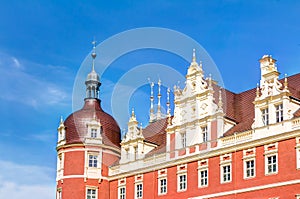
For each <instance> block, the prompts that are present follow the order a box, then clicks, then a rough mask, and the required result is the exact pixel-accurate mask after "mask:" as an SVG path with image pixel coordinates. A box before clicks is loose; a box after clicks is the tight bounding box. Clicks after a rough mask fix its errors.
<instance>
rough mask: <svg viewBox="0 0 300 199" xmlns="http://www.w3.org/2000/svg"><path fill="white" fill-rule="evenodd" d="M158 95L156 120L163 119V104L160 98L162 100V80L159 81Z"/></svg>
mask: <svg viewBox="0 0 300 199" xmlns="http://www.w3.org/2000/svg"><path fill="white" fill-rule="evenodd" d="M157 84H158V95H157V98H158V102H157V113H156V119H160V118H161V104H160V98H161V93H160V90H161V80H160V79H158V82H157Z"/></svg>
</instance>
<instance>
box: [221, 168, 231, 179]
mask: <svg viewBox="0 0 300 199" xmlns="http://www.w3.org/2000/svg"><path fill="white" fill-rule="evenodd" d="M222 177H223V178H222V180H223V182H230V181H231V168H230V165H226V166H223V167H222Z"/></svg>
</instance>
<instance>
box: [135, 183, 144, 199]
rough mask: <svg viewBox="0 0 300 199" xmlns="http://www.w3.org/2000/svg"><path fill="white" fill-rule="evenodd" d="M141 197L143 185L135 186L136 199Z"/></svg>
mask: <svg viewBox="0 0 300 199" xmlns="http://www.w3.org/2000/svg"><path fill="white" fill-rule="evenodd" d="M142 197H143V184H137V185H136V198H142Z"/></svg>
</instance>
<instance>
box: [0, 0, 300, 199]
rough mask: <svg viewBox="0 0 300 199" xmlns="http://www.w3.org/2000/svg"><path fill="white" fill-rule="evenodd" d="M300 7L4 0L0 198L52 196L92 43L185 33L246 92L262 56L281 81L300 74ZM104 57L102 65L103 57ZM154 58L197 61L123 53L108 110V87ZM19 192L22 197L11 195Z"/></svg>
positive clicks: (112, 74)
mask: <svg viewBox="0 0 300 199" xmlns="http://www.w3.org/2000/svg"><path fill="white" fill-rule="evenodd" d="M299 9H300V2H298V1H280V0H276V1H275V0H270V1H263V2H261V1H238V0H227V1H188V2H187V1H156V0H154V1H153V0H151V1H150V0H149V1H147V0H144V1H109V3H108V2H107V1H86V2H82V1H77V0H74V1H72V2H70V1H29V0H28V1H13V0H12V1H2V2H1V6H0V30H1V31H0V74H1V77H0V91H1V94H0V124H1V129H0V168H1V170H0V179H1V180H0V196H1V197H2V196H7V194H8V193H9V194H11V193H12V192H14V193H15V195H13V196H11V195H10V198H12V199H15V198H16V199H18V198H21V196H22V195H23V196H24V195H26V194H30V193H32V192H33V191H32V190H37V189H38V190H40V192H39V193H40V194H42V195H43V196H44V198H46V199H47V198H53V197H54V193H55V190H54V186H55V167H56V151H55V144H56V128H57V126H58V123H59V118H60V116H61V115H62V116H63V117H64V118H65V117H67V116H68V115H69V114H70V113H71V112H72V111H73V108H72V92H73V84H74V81H75V78H76V75H77V72H78V70H79V68H80V66H81V64H82V62H83V61H84V60H85V59H86V57H87V56H89V55H88V54H89V52H90V51H91V41H92V40H93V38H94V37H96V40H97V41H98V42H99V43H101V42H102V41H104V40H106V39H108V38H110V37H112V36H114V35H116V34H118V33H120V32H123V31H126V30H130V29H134V28H142V27H162V28H168V29H172V30H175V31H178V32H181V33H183V34H185V35H187V36H189V37H191V38H193V39H194V40H196V41H197V42H198V43H199V44H201V45H202V46H203V47H204V48H205V50H206V51H207V52H208V53H209V54H210V56H211V58H212V59H213V60H214V62H215V63H216V65H217V67H218V69H219V71H220V73H221V76H222V78H223V81H224V86H225V87H226V88H227V89H229V90H232V91H234V92H240V91H243V90H247V89H250V88H253V87H255V86H256V83H257V82H259V77H260V71H259V63H258V59H259V58H260V57H262V56H263V55H264V54H271V55H272V56H273V57H274V58H276V59H277V60H278V69H279V71H280V72H281V73H282V75H281V77H283V74H285V73H287V74H288V75H292V74H295V73H298V72H300V70H299V69H300V38H299V33H300V22H299V17H300V16H299V15H300V14H299ZM120 45H121V44H120ZM123 45H124V44H123ZM114 48H118V46H114ZM186 51H190V52H192V50H191V49H186ZM98 58H99V60H100V61H101V52H99V55H98V57H97V59H98ZM200 59H201V58H200ZM152 62H155V63H161V64H164V65H168V66H171V67H172V68H174V69H176V70H177V71H179V72H180V73H181V74H182V75H184V74H185V72H186V69H187V66H188V64H189V63H188V62H187V61H186V60H183V59H182V58H179V57H178V56H174V55H172V54H170V53H167V52H164V51H159V50H151V49H148V50H143V51H134V52H130V53H128V54H125V55H123V56H121V57H120V58H118V59H117V60H115V61H114V62H113V63H112V64H111V65H110V66H109V68H108V70H107V71H105V72H104V73H103V75H102V77H101V81H102V86H101V89H102V90H101V92H102V93H101V96H102V97H101V98H102V104H103V108H104V109H105V110H106V111H107V112H109V113H111V107H110V102H111V99H110V97H111V93H110V90H111V89H110V88H112V87H113V86H114V85H115V84H116V82H117V81H118V80H119V79H120V78H121V77H122V75H123V74H125V73H126V72H127V71H129V70H130V69H131V68H133V67H135V66H137V65H141V64H147V63H152ZM83 75H86V74H83ZM163 75H164V74H158V75H157V76H163ZM154 81H157V80H155V79H154ZM82 89H84V85H83V87H82ZM147 89H148V90H149V88H148V87H147V86H146V85H145V86H143V87H141V89H140V91H139V92H135V93H134V94H133V95H132V96H131V99H130V100H131V102H130V104H129V105H128V109H129V110H130V109H131V107H132V106H134V107H135V109H136V112H137V118H138V119H139V120H140V121H141V122H143V124H144V125H145V123H146V121H147V117H146V116H147V114H148V113H147V110H148V109H147V108H145V107H143V106H141V105H138V103H137V102H138V101H139V100H141V99H143V100H145V103H146V104H147V103H148V98H149V93H147ZM126 114H127V113H124V116H125V117H126ZM119 123H120V126H121V128H125V127H126V126H125V124H124V123H122V122H119ZM16 187H18V188H17V189H18V193H16V192H15V191H12V190H15V189H16ZM23 198H24V197H23Z"/></svg>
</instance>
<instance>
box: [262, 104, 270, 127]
mask: <svg viewBox="0 0 300 199" xmlns="http://www.w3.org/2000/svg"><path fill="white" fill-rule="evenodd" d="M261 116H262V121H263V124H264V126H267V125H269V109H268V108H265V109H262V110H261Z"/></svg>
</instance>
